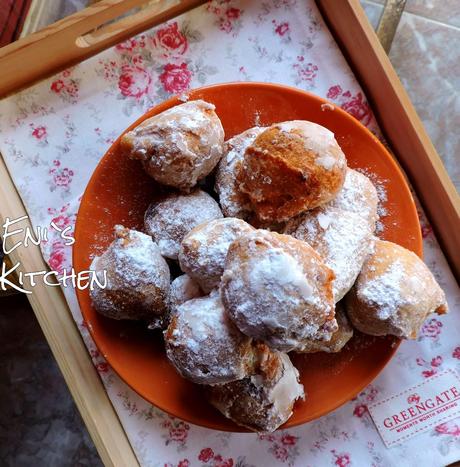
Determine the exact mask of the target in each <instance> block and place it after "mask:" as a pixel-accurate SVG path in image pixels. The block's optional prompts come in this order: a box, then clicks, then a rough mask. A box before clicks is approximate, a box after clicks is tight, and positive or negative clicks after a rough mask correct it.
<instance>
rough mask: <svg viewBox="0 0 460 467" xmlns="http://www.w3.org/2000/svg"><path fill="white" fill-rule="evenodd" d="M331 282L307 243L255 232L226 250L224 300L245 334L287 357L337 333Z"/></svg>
mask: <svg viewBox="0 0 460 467" xmlns="http://www.w3.org/2000/svg"><path fill="white" fill-rule="evenodd" d="M333 278H334V274H333V272H332V271H331V270H330V269H329V268H328V267H327V266H326V265H325V264H324V263H323V261H322V259H321V257H320V256H319V255H318V254H317V253H316V252H315V251H314V250H313V249H312V248H311V247H310V246H309V245H308V244H307V243H305V242H302V241H300V240H297V239H295V238H293V237H291V236H289V235H281V234H277V233H275V232H268V231H266V230H256V231H254V232H251V233H249V234H246V235H244V236H242V237H240V238H238V239H237V240H235V241H234V242H233V243H232V244H231V245H230V248H229V250H228V254H227V259H226V262H225V270H224V274H223V276H222V282H221V293H222V300H223V302H224V305H225V308H226V310H227V311H228V314H229V316H230V318H231V319H232V320H233V321H234V322H235V324H236V325H237V326H238V328H239V329H240V330H241V331H242V332H243V333H245V334H247V335H248V336H251V337H253V338H254V339H259V340H262V341H264V342H265V343H266V344H267V345H269V346H270V347H272V348H274V349H277V350H281V351H285V352H287V351H291V350H296V349H302V347H303V345H304V342H305V341H306V340H308V339H323V340H329V339H330V338H331V335H332V333H333V332H335V331H336V330H337V323H336V321H335V319H334V314H335V312H334V300H333V295H332V279H333Z"/></svg>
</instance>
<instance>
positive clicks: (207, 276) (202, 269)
mask: <svg viewBox="0 0 460 467" xmlns="http://www.w3.org/2000/svg"><path fill="white" fill-rule="evenodd" d="M253 230H254V228H253V227H251V226H250V225H249V224H247V223H246V222H244V221H243V220H241V219H236V218H234V217H225V218H223V219H215V220H213V221H209V222H205V223H203V224H200V225H199V226H198V227H195V228H194V229H193V230H192V231H191V232H189V233H188V234H187V235H186V236H185V238H184V240H182V243H181V247H180V250H179V264H180V267H181V269H182V271H184V272H186V273H187V274H189V275H190V277H192V278H193V279H195V280H196V281H197V282H198V284H200V287H201V288H202V289H203V291H204V292H206V293H209V292H210V291H211V290H212V289H215V288H216V287H218V286H219V284H220V278H221V277H222V273H223V272H224V265H225V258H226V257H227V251H228V248H229V246H230V244H231V243H232V242H233V240H236V239H237V238H238V237H241V235H244V234H246V233H249V232H252V231H253Z"/></svg>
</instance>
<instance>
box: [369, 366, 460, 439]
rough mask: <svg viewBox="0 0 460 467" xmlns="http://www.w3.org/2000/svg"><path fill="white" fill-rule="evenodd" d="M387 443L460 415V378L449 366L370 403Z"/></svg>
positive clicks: (406, 437)
mask: <svg viewBox="0 0 460 467" xmlns="http://www.w3.org/2000/svg"><path fill="white" fill-rule="evenodd" d="M368 409H369V412H370V414H371V417H372V419H373V420H374V423H375V425H376V427H377V430H378V431H379V433H380V436H381V437H382V439H383V441H384V443H385V445H386V446H387V447H391V446H394V445H395V444H400V443H402V442H404V441H405V440H407V439H409V438H412V437H413V436H415V435H417V434H419V433H423V432H425V431H427V430H429V429H430V428H432V427H433V426H436V425H439V424H441V423H444V422H447V421H449V420H452V419H454V418H456V417H459V416H460V378H459V376H458V374H457V373H456V372H455V371H453V370H446V371H443V372H441V373H438V374H436V375H433V376H431V377H430V378H428V379H426V380H424V381H422V382H421V383H419V384H417V385H415V386H412V387H410V388H408V389H406V390H405V391H403V392H400V393H399V394H395V395H393V396H391V397H388V398H387V399H384V400H382V401H379V402H376V403H374V404H372V405H370V406H369V407H368Z"/></svg>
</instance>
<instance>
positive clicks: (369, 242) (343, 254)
mask: <svg viewBox="0 0 460 467" xmlns="http://www.w3.org/2000/svg"><path fill="white" fill-rule="evenodd" d="M285 233H288V234H290V235H292V236H293V237H295V238H297V239H299V240H303V241H304V242H307V243H308V244H309V245H310V246H311V247H312V248H313V249H314V250H315V251H316V252H317V253H319V254H320V255H321V257H322V258H323V260H324V263H325V264H326V266H328V267H329V268H331V269H332V271H333V272H334V274H335V279H334V282H333V285H332V288H333V292H334V300H335V302H338V301H339V300H341V299H342V297H343V296H344V295H345V294H346V293H347V292H348V291H349V290H350V289H351V287H352V285H353V284H354V282H355V280H356V278H357V277H358V274H359V272H360V271H361V267H362V265H363V263H364V260H365V259H366V256H367V255H368V254H369V252H370V251H371V249H372V247H373V244H374V235H373V230H371V225H370V224H369V221H368V219H366V218H365V217H363V216H361V215H360V214H358V213H356V212H352V211H344V210H342V209H337V208H335V207H332V206H329V205H328V206H326V207H321V208H316V209H314V210H312V211H307V212H305V213H303V214H301V215H300V216H297V217H296V218H295V219H293V220H291V221H290V222H289V223H288V224H287V227H286V230H285Z"/></svg>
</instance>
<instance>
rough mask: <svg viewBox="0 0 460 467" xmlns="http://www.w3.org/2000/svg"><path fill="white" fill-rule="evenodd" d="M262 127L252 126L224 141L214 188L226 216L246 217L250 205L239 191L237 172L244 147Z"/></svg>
mask: <svg viewBox="0 0 460 467" xmlns="http://www.w3.org/2000/svg"><path fill="white" fill-rule="evenodd" d="M262 131H264V128H261V127H254V128H250V129H249V130H246V131H243V133H240V134H239V135H236V136H234V137H233V138H230V139H229V140H228V141H226V142H225V145H224V155H223V157H222V159H221V160H220V162H219V166H218V169H217V174H216V185H215V190H216V192H217V194H218V195H219V202H220V206H221V208H222V212H223V213H224V215H225V216H226V217H239V218H240V219H248V217H249V216H250V214H251V205H250V203H249V202H248V200H247V197H246V196H245V195H244V194H243V193H241V192H240V190H239V187H238V181H237V174H238V172H239V170H240V168H241V164H242V162H243V159H244V153H245V151H246V148H247V147H248V146H249V145H251V144H252V143H253V141H254V140H255V139H256V137H257V136H258V135H259V134H260V133H262Z"/></svg>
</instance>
